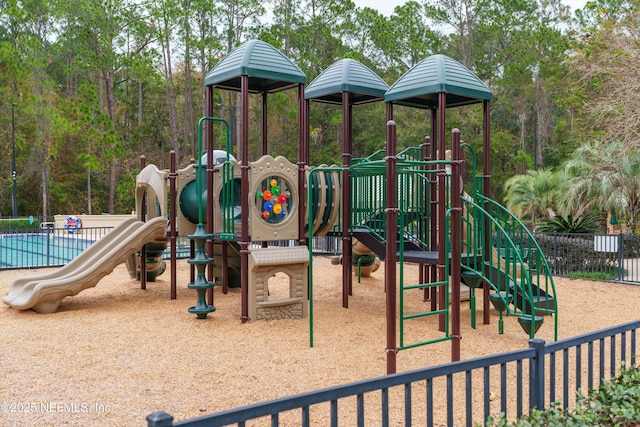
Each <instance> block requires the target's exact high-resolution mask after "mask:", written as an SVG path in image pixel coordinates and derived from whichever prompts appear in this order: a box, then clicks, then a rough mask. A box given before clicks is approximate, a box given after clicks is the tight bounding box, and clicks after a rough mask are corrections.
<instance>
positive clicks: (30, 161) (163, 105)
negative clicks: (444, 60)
mask: <svg viewBox="0 0 640 427" xmlns="http://www.w3.org/2000/svg"><path fill="white" fill-rule="evenodd" d="M639 36H640V6H639V5H638V3H637V2H636V1H635V0H632V1H627V0H595V1H587V2H586V4H585V6H584V8H582V9H579V10H576V11H572V10H571V9H570V8H569V7H568V6H566V5H564V4H563V3H562V2H561V1H557V0H499V1H495V0H426V1H418V2H416V1H407V2H406V3H405V4H403V5H400V6H398V7H396V8H395V9H394V12H393V13H392V14H391V15H390V16H384V15H382V14H380V13H379V12H378V11H377V10H375V9H372V8H368V7H364V8H360V7H357V6H356V5H355V4H354V3H353V2H352V1H351V0H265V1H261V0H207V1H201V0H97V1H96V0H91V1H89V0H74V1H72V2H68V1H61V0H0V91H1V96H0V153H2V157H1V159H0V216H9V215H11V214H12V211H13V204H12V189H13V184H14V180H15V183H16V185H17V195H18V196H17V206H16V208H17V212H18V214H19V215H34V216H47V215H53V214H71V213H86V214H99V213H103V212H104V213H128V212H131V211H132V209H133V208H134V187H135V184H134V183H135V177H136V174H137V172H138V170H139V165H140V161H139V158H140V155H144V156H146V161H147V163H154V164H156V165H158V167H160V168H168V161H169V155H168V153H169V150H175V152H176V153H177V156H178V161H179V164H180V165H181V167H183V166H184V165H186V164H187V163H188V162H189V160H190V158H195V157H196V153H197V151H196V149H197V122H198V120H199V118H200V117H201V116H203V111H204V87H203V84H202V82H203V78H204V76H206V74H207V73H208V72H209V71H210V70H211V69H212V68H213V67H214V66H215V65H216V64H217V63H218V61H220V60H221V59H222V58H223V57H224V56H225V55H226V54H227V53H228V52H230V51H231V50H232V49H233V48H234V47H236V46H237V45H239V44H240V43H242V42H243V41H246V40H251V39H261V40H264V41H266V42H268V43H270V44H272V45H273V46H275V47H276V48H277V49H279V50H281V51H282V52H283V53H284V54H285V55H287V56H288V57H289V58H291V59H292V61H293V62H295V63H296V64H297V65H298V66H299V67H300V68H301V70H302V71H303V72H304V73H305V74H306V75H307V79H308V80H307V81H308V82H311V81H312V80H313V79H314V78H315V77H316V76H317V75H318V74H319V73H320V72H321V71H323V70H324V69H325V68H326V67H328V66H330V65H331V64H333V63H334V62H336V61H338V60H340V59H343V58H353V59H356V60H358V61H360V62H362V63H363V64H365V65H366V66H368V67H369V68H371V69H372V70H373V71H374V72H375V73H377V74H378V75H379V76H380V77H382V78H383V79H384V80H385V81H386V82H387V83H388V84H389V85H391V84H393V83H394V82H395V81H396V80H397V79H398V78H399V77H400V76H401V75H402V74H403V73H404V72H406V71H407V70H408V69H409V68H411V67H412V66H414V65H416V64H417V63H418V62H420V61H421V60H423V59H425V58H427V57H428V56H430V55H432V54H435V53H442V54H445V55H448V56H450V57H452V58H454V59H456V60H457V61H459V62H460V63H462V64H463V65H465V66H466V67H468V68H469V69H470V70H472V71H473V72H474V73H476V74H477V75H478V76H479V77H480V78H481V79H482V80H483V81H484V82H485V83H486V84H487V86H488V87H489V88H490V89H491V90H492V91H493V93H494V100H493V101H492V104H491V105H492V110H491V135H492V140H491V144H492V145H491V150H492V153H491V157H492V164H493V170H492V175H493V178H492V186H493V188H492V194H493V197H494V198H495V199H497V200H499V201H504V202H505V203H507V204H508V205H509V204H510V205H511V206H512V207H513V208H514V209H515V210H518V211H519V213H520V214H521V215H523V216H528V217H530V218H532V219H534V220H535V218H536V217H545V216H547V217H549V216H551V217H552V216H554V215H555V213H556V212H557V211H558V210H562V211H563V214H566V215H580V214H582V213H584V212H585V211H586V210H591V209H593V208H594V206H596V209H597V210H599V211H601V212H608V213H613V214H614V215H618V217H619V218H626V219H627V220H628V221H629V222H631V223H632V224H631V225H632V226H633V222H634V220H635V219H636V218H637V215H638V214H639V213H640V200H638V201H636V200H635V199H639V198H640V178H639V176H640V173H639V172H640V171H639V170H638V169H640V155H639V154H638V151H640V150H638V146H639V140H638V131H639V129H640V128H639V126H640V108H638V107H639V106H640V90H639V88H640V55H639V53H640V45H639ZM215 97H216V98H215V100H214V102H215V105H216V114H217V115H219V116H220V117H224V118H226V119H228V120H230V122H231V123H232V124H234V126H233V128H234V130H233V137H235V134H236V133H238V132H239V126H237V123H236V122H237V120H238V118H239V117H240V111H239V108H240V102H239V99H238V96H237V94H235V93H230V92H224V91H215ZM296 97H297V93H296V92H295V91H286V92H283V93H278V94H275V95H272V96H271V97H270V100H269V113H268V118H267V119H268V124H269V144H270V147H269V148H270V154H273V155H284V156H286V157H288V158H289V159H290V160H292V161H295V159H296V151H297V124H298V122H297V103H296ZM250 109H251V111H250V112H249V117H250V122H251V123H253V124H255V125H252V128H251V129H250V130H249V135H250V151H251V152H250V153H249V156H250V159H257V158H258V157H259V154H260V144H259V143H258V141H260V140H261V135H260V125H259V124H260V123H261V114H262V112H261V102H260V100H259V99H258V98H257V97H256V98H254V97H252V98H251V101H250ZM447 114H448V116H447V121H448V123H449V126H451V127H457V128H460V129H461V132H462V136H463V138H464V139H465V142H469V143H471V144H472V145H473V146H474V147H476V149H477V150H478V152H479V153H481V151H482V141H481V138H482V134H481V126H482V111H481V107H477V106H469V107H463V108H458V109H455V110H450V111H449V112H448V113H447ZM384 117H385V115H384V105H383V103H376V104H371V105H365V106H359V107H356V108H354V156H355V157H360V156H366V155H368V154H370V153H373V152H374V151H375V150H377V149H380V148H382V147H383V145H384V137H385V120H384ZM394 118H395V120H396V121H397V123H398V138H399V144H400V145H401V146H414V145H418V144H420V143H421V142H423V141H424V137H425V136H426V135H427V134H428V133H429V124H430V112H429V111H422V110H415V109H409V108H402V107H397V108H396V109H395V111H394ZM310 127H311V129H310V135H311V137H310V144H311V147H310V155H311V164H312V165H319V164H322V163H326V164H341V157H340V153H341V150H340V147H341V137H342V134H341V110H340V108H337V107H334V106H327V105H323V104H317V103H313V104H312V106H311V119H310ZM447 131H450V129H448V130H447ZM235 139H236V140H237V138H235ZM219 144H222V142H219ZM220 147H222V145H220ZM605 147H606V149H604V148H605ZM14 149H15V151H14ZM13 153H15V164H16V168H15V170H16V172H17V173H16V175H15V177H14V176H13V170H14V169H13V165H12V154H13ZM625 159H627V160H628V162H626V163H629V165H627V166H628V167H630V168H631V169H632V170H631V171H620V170H619V169H621V167H622V166H623V163H625V162H624V161H623V160H625ZM565 173H569V175H563V174H565ZM603 173H604V174H607V173H609V174H611V173H617V174H618V175H617V176H623V175H624V174H626V175H624V176H625V177H626V178H627V179H630V180H631V181H630V182H621V181H617V182H615V183H613V184H612V183H611V180H609V181H608V182H609V185H614V189H616V190H617V191H619V192H620V191H626V193H625V194H623V195H620V194H618V193H616V197H615V198H614V199H613V200H609V201H607V200H605V198H604V196H605V195H606V194H605V193H603V191H602V190H603V189H602V188H600V189H599V191H600V193H597V192H596V193H594V192H593V191H595V190H594V189H593V187H594V186H593V185H590V187H589V186H588V187H589V188H587V189H585V187H584V185H585V184H589V183H593V182H597V179H601V178H602V176H603V175H602V174H603ZM576 178H578V179H577V181H576ZM594 180H595V181H594ZM566 182H573V183H574V184H576V185H574V187H575V188H573V190H574V191H573V193H571V192H567V190H566V189H562V186H563V185H565V183H566ZM542 184H544V185H546V186H547V187H550V188H551V190H549V188H546V189H541V188H538V187H535V186H536V185H538V186H539V187H542V186H543V185H542ZM577 184H582V187H580V186H579V185H577ZM629 185H635V186H636V187H635V188H632V189H630V188H629ZM528 192H529V193H528ZM634 192H635V193H634ZM569 193H571V194H574V195H575V196H576V197H573V198H571V197H567V194H569ZM598 194H599V196H598ZM633 194H636V196H633ZM608 195H609V199H612V197H611V195H612V193H611V192H610V193H609V194H608ZM596 196H597V197H600V199H597V197H596ZM585 197H586V198H587V199H585ZM594 197H596V198H595V199H594ZM634 197H635V198H634ZM632 199H633V200H632ZM562 200H572V204H568V205H567V204H566V203H565V204H564V205H563V207H562V209H561V208H560V207H559V206H558V204H559V203H560V201H562ZM585 200H591V201H593V200H597V204H596V205H594V204H593V203H590V202H587V201H585ZM636 205H637V208H636V207H635V206H636ZM567 212H568V213H567Z"/></svg>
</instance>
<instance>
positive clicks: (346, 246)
mask: <svg viewBox="0 0 640 427" xmlns="http://www.w3.org/2000/svg"><path fill="white" fill-rule="evenodd" d="M349 111H350V108H349V92H347V91H343V92H342V167H343V168H344V169H343V171H342V306H343V307H344V308H349V295H352V283H353V277H352V274H351V264H352V260H353V254H352V253H351V250H352V241H351V234H350V229H351V176H350V174H349V171H348V168H349V166H351V151H352V149H351V132H350V129H351V120H350V119H351V117H350V114H349Z"/></svg>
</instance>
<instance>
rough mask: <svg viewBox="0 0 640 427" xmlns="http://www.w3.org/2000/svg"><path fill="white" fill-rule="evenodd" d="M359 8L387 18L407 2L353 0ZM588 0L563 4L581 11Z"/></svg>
mask: <svg viewBox="0 0 640 427" xmlns="http://www.w3.org/2000/svg"><path fill="white" fill-rule="evenodd" d="M353 1H354V3H355V4H356V6H358V7H361V8H363V7H370V8H373V9H377V10H378V11H379V12H380V13H382V14H383V15H385V16H391V14H392V13H393V9H394V8H395V7H396V6H399V5H401V4H404V3H406V2H407V0H353ZM586 1H587V0H563V1H562V3H564V4H566V5H568V6H570V7H571V10H576V9H580V8H582V7H583V6H584V4H585V3H586Z"/></svg>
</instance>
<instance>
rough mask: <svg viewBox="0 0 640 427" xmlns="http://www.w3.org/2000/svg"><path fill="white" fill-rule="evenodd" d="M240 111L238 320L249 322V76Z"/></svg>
mask: <svg viewBox="0 0 640 427" xmlns="http://www.w3.org/2000/svg"><path fill="white" fill-rule="evenodd" d="M240 81H241V83H240V91H241V99H242V101H241V107H240V108H241V109H242V129H241V135H242V137H241V139H242V141H241V142H242V153H241V160H240V195H241V201H240V212H241V215H242V219H243V220H242V222H241V226H240V271H242V274H241V279H240V290H241V294H242V315H241V317H240V320H241V321H242V323H246V322H248V321H249V320H251V319H250V318H249V221H248V219H249V76H247V75H243V76H241V77H240Z"/></svg>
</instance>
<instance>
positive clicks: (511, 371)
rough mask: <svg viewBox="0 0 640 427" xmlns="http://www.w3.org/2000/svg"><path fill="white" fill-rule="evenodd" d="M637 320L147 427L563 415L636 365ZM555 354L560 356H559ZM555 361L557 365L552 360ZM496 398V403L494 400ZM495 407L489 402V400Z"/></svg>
mask: <svg viewBox="0 0 640 427" xmlns="http://www.w3.org/2000/svg"><path fill="white" fill-rule="evenodd" d="M638 329H640V320H638V321H634V322H630V323H626V324H622V325H619V326H616V327H612V328H608V329H604V330H601V331H598V332H594V333H590V334H585V335H580V336H577V337H574V338H570V339H567V340H563V341H557V342H553V343H549V344H546V343H545V342H544V341H542V340H540V339H532V340H530V341H529V348H525V349H522V350H516V351H513V352H509V353H502V354H497V355H492V356H486V357H481V358H476V359H470V360H466V361H461V362H455V363H451V364H447V365H440V366H435V367H430V368H425V369H420V370H415V371H410V372H404V373H399V374H394V375H389V376H385V377H379V378H374V379H369V380H365V381H359V382H355V383H352V384H346V385H341V386H337V387H331V388H326V389H322V390H318V391H313V392H309V393H304V394H300V395H297V396H293V397H288V398H282V399H276V400H272V401H269V402H263V403H257V404H254V405H250V406H246V407H242V408H237V409H230V410H226V411H222V412H219V413H216V414H211V415H205V416H202V417H198V418H193V419H191V420H185V421H181V422H177V423H174V422H173V417H172V416H171V415H169V414H167V413H166V412H155V413H153V414H150V415H148V416H147V426H148V427H169V426H182V427H186V426H188V427H196V426H208V427H213V426H225V425H234V424H235V425H238V426H244V425H245V422H246V421H255V422H257V423H259V425H268V424H270V425H272V426H279V425H300V426H310V425H331V426H337V425H354V426H355V425H357V426H365V425H382V426H389V425H404V426H411V425H413V424H416V425H421V426H422V425H426V426H434V425H447V426H454V425H456V426H458V425H466V426H472V425H474V423H476V422H481V421H484V420H486V418H487V417H488V416H489V415H491V414H497V413H499V412H504V413H505V414H506V416H507V417H508V418H510V419H513V418H514V417H516V416H521V415H523V414H527V413H529V412H530V410H531V409H532V408H534V407H537V408H539V409H543V408H545V407H547V406H549V405H550V403H552V402H555V401H557V400H558V399H557V397H558V396H560V398H561V401H562V406H563V407H564V408H572V407H575V402H576V399H577V393H580V394H582V395H586V394H587V392H588V391H589V390H591V389H593V388H596V387H598V386H599V385H600V383H601V382H602V381H603V380H605V379H610V378H613V377H615V376H616V375H618V374H619V373H620V372H621V370H622V369H624V366H635V365H636V364H637V363H638V353H637V341H638ZM585 347H586V349H587V351H586V352H584V351H582V350H583V348H585ZM558 355H560V357H558ZM557 359H560V360H557ZM496 396H497V397H496ZM494 400H495V401H494Z"/></svg>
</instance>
